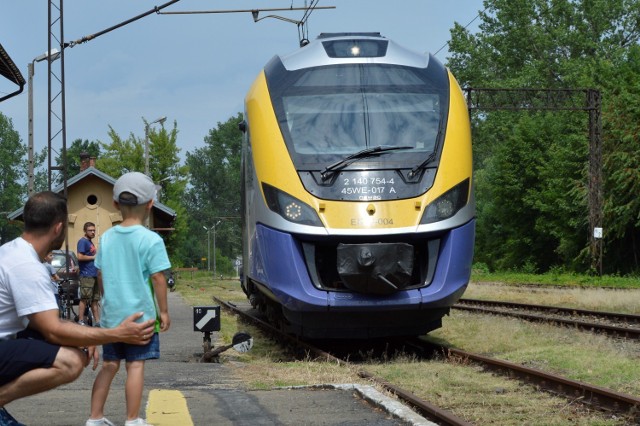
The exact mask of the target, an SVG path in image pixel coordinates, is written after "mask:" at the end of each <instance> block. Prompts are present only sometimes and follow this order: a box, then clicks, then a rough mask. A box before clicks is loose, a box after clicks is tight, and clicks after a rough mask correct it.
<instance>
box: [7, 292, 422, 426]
mask: <svg viewBox="0 0 640 426" xmlns="http://www.w3.org/2000/svg"><path fill="white" fill-rule="evenodd" d="M169 312H170V314H171V329H170V330H169V331H168V332H166V333H163V334H161V336H160V346H161V349H160V353H161V355H160V359H159V360H153V361H149V362H147V363H146V366H145V369H146V372H145V393H144V400H143V407H146V410H143V411H146V412H143V413H142V414H143V415H145V416H146V418H147V421H148V422H149V423H151V424H153V425H155V426H189V425H195V426H200V425H211V424H214V425H364V424H366V425H376V426H387V425H389V426H390V425H433V423H431V422H429V421H427V420H426V419H424V418H422V417H421V416H419V415H417V414H416V413H415V412H413V411H412V410H410V409H409V408H408V407H405V406H404V405H402V404H400V403H398V402H397V401H396V400H393V399H390V398H387V397H385V396H383V395H382V394H380V393H378V392H377V391H375V389H373V388H370V387H366V386H364V387H363V386H354V385H330V386H324V387H320V386H318V387H303V388H293V389H272V390H252V389H247V388H246V386H245V385H244V384H243V383H241V382H238V381H237V380H235V379H234V378H233V376H232V374H231V369H230V368H229V367H228V366H226V365H225V364H224V363H220V364H215V363H211V364H207V363H199V362H197V359H198V356H197V354H198V353H200V354H201V353H202V334H201V333H198V332H194V331H193V310H192V308H191V306H188V305H187V304H186V303H185V302H184V301H183V299H182V298H181V297H180V296H179V294H177V293H169ZM231 350H232V349H231ZM96 374H97V371H96V372H94V371H92V370H91V368H90V367H89V368H87V369H86V370H85V371H84V372H83V374H82V375H81V376H80V378H79V379H78V380H77V381H75V382H73V383H71V384H68V385H65V386H62V387H60V388H58V389H55V390H52V391H49V392H45V393H43V394H39V395H35V396H32V397H29V398H25V399H22V400H18V401H15V402H13V403H11V404H9V405H7V406H6V408H7V410H8V411H9V412H10V413H11V414H12V415H13V416H14V417H15V418H16V419H18V420H19V421H20V422H22V423H24V424H26V425H29V426H40V425H42V426H44V425H47V426H81V425H84V423H85V421H86V419H87V418H88V417H89V408H90V398H91V387H92V385H93V380H94V378H95V376H96ZM125 378H126V373H125V371H124V365H122V366H121V371H120V372H119V373H118V375H117V376H116V378H115V379H114V382H113V385H112V387H111V392H110V395H109V398H108V400H107V406H106V410H105V414H106V417H107V418H109V419H110V420H111V421H113V422H114V423H115V424H117V425H118V424H120V425H122V424H124V421H125V403H124V400H125V397H124V380H125Z"/></svg>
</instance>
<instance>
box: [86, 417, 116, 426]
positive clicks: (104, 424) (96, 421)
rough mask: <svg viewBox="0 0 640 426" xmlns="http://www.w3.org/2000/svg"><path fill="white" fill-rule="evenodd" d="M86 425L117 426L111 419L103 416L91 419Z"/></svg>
mask: <svg viewBox="0 0 640 426" xmlns="http://www.w3.org/2000/svg"><path fill="white" fill-rule="evenodd" d="M84 426H115V425H114V424H113V423H112V422H111V421H109V419H107V418H106V417H103V418H101V419H89V420H87V422H86V423H85V424H84Z"/></svg>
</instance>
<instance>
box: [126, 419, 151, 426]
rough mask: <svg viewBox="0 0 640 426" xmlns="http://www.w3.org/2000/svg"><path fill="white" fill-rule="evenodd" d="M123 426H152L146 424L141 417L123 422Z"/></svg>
mask: <svg viewBox="0 0 640 426" xmlns="http://www.w3.org/2000/svg"><path fill="white" fill-rule="evenodd" d="M124 426H153V425H150V424H149V423H147V421H146V420H145V419H143V418H141V417H138V418H137V419H135V420H127V421H126V422H124Z"/></svg>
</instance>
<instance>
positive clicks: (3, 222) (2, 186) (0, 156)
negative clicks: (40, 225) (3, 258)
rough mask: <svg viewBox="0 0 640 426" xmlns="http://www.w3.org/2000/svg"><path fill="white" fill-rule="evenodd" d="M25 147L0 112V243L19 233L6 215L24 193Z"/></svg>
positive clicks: (20, 199) (8, 119)
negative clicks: (0, 169) (0, 170)
mask: <svg viewBox="0 0 640 426" xmlns="http://www.w3.org/2000/svg"><path fill="white" fill-rule="evenodd" d="M26 155H27V148H26V147H25V146H24V145H23V144H22V142H21V140H20V135H19V134H18V132H17V131H16V130H15V129H14V128H13V122H12V121H11V119H10V118H8V117H6V116H5V115H4V114H2V113H0V167H1V168H2V173H1V174H0V211H1V212H2V214H1V215H0V243H4V242H7V241H9V240H11V239H13V238H15V237H17V236H18V235H20V232H21V230H20V227H18V226H16V225H15V224H12V223H10V222H9V220H8V219H7V215H8V214H9V213H11V212H13V211H15V210H16V209H18V208H20V206H21V205H22V203H23V200H24V197H25V196H26V189H27V185H26V182H27V176H26V170H27V162H26V161H25V156H26Z"/></svg>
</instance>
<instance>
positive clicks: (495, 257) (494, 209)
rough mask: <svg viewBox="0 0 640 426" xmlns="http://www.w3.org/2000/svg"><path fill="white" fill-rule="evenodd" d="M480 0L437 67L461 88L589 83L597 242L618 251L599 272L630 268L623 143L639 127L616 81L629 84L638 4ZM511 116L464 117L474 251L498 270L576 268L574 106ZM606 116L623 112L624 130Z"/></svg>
mask: <svg viewBox="0 0 640 426" xmlns="http://www.w3.org/2000/svg"><path fill="white" fill-rule="evenodd" d="M484 6H485V10H484V11H483V12H481V13H480V18H481V20H482V23H481V24H480V32H478V33H477V34H470V33H469V32H468V31H467V30H466V29H464V28H463V27H462V26H460V25H456V26H455V27H454V28H453V29H452V31H451V34H452V40H451V43H450V45H449V49H450V52H451V54H452V55H451V58H449V62H448V66H449V67H450V69H451V70H452V71H453V73H454V74H455V75H456V76H457V78H458V79H459V80H460V82H461V83H462V84H463V85H465V86H470V87H499V88H523V87H529V88H583V87H594V88H598V89H600V90H601V92H602V93H603V102H604V109H603V122H604V123H605V133H604V144H603V148H604V151H603V160H604V164H605V170H604V176H605V188H606V189H607V191H606V194H607V195H606V200H605V220H606V222H605V225H604V226H605V235H606V238H605V244H606V246H605V247H606V251H609V252H612V253H614V252H615V253H616V254H623V257H622V258H620V261H618V260H617V259H618V258H616V259H614V261H613V262H608V263H605V268H607V267H608V269H609V270H611V271H619V272H630V270H632V269H630V268H629V265H630V264H631V265H634V267H635V268H636V270H637V268H638V259H637V258H636V257H637V255H630V253H637V250H634V249H633V248H634V247H637V245H632V246H629V243H630V242H634V243H632V244H637V238H639V237H640V234H639V232H638V231H639V229H640V227H639V226H638V225H639V224H638V220H637V219H636V218H637V214H638V213H637V212H638V205H637V201H635V197H629V194H630V193H633V192H629V191H632V190H633V189H636V190H637V188H639V187H640V176H638V175H637V174H636V173H634V172H633V171H636V170H638V169H639V167H638V166H640V164H638V161H640V160H638V155H637V154H638V151H637V149H636V148H635V146H636V145H634V144H633V143H632V142H633V140H634V137H633V135H637V134H638V130H639V129H638V122H639V121H638V115H637V114H638V111H637V110H636V109H634V105H638V103H639V101H640V99H639V98H638V97H639V95H640V94H639V93H637V90H635V89H634V90H627V89H625V88H627V87H638V80H637V75H638V74H637V72H638V71H639V67H638V60H637V57H638V55H637V53H636V52H637V50H638V40H639V39H640V26H639V25H638V22H640V2H639V1H637V0H610V1H607V2H604V1H591V0H492V1H485V3H484ZM621 69H622V70H625V71H626V72H620V70H621ZM634 84H635V86H633V85H634ZM623 99H624V100H623ZM616 108H620V110H616ZM620 111H624V113H625V114H624V115H623V116H622V117H621V116H620ZM522 115H524V113H523V114H520V116H519V117H518V118H516V117H515V114H505V113H483V114H482V115H476V116H475V118H474V124H475V126H474V127H475V130H474V156H475V158H474V165H475V167H476V179H477V187H476V188H477V199H478V237H477V244H478V246H479V250H477V253H478V258H479V259H483V260H486V261H487V263H489V264H491V265H492V266H493V267H498V268H521V267H523V266H524V265H525V264H529V265H533V266H534V269H540V270H546V269H548V268H550V267H552V266H562V267H567V268H571V269H574V270H575V269H583V270H584V269H586V268H587V267H588V262H587V260H588V259H587V257H586V250H585V248H586V246H587V243H588V237H589V230H588V229H587V228H588V227H587V226H586V220H587V219H586V218H587V213H586V212H587V205H586V203H587V201H586V200H587V186H586V182H587V179H588V176H587V172H588V168H587V167H586V164H587V161H588V159H587V156H586V153H587V146H586V143H587V141H588V138H587V133H586V122H585V118H584V115H586V114H583V116H582V117H580V116H579V114H577V113H572V114H569V113H562V114H535V115H531V116H530V118H527V119H523V118H521V117H522ZM616 118H618V119H619V120H617V121H618V122H619V121H620V120H624V124H625V125H624V126H623V127H624V130H617V129H616V130H614V129H613V128H612V126H611V124H612V123H613V122H615V121H616ZM607 120H611V122H609V123H607ZM620 124H621V123H620ZM614 147H615V148H614ZM621 152H622V153H624V154H621ZM629 171H631V172H629ZM631 198H634V199H633V200H632V199H631ZM630 224H631V225H630ZM607 230H609V232H608V231H607ZM607 232H608V233H607ZM550 254H551V255H552V256H555V259H554V258H550ZM632 258H633V259H635V261H634V262H629V260H631V259H632ZM622 259H624V260H622Z"/></svg>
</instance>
